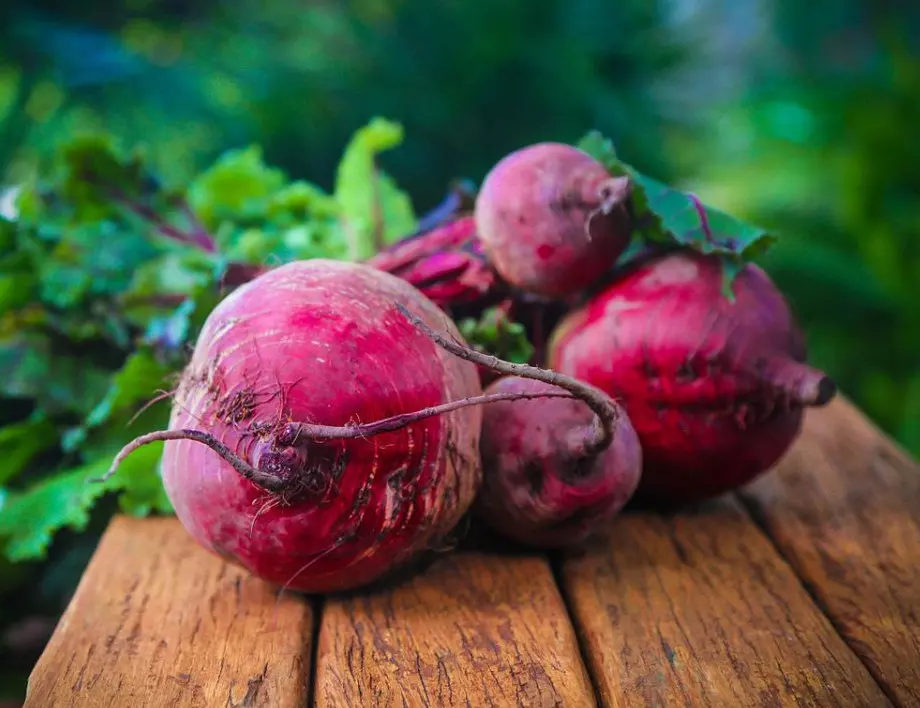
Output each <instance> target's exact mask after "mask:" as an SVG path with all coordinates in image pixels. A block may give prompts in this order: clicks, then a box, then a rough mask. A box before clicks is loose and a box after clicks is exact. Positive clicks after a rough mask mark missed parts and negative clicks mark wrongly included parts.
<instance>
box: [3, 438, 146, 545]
mask: <svg viewBox="0 0 920 708" xmlns="http://www.w3.org/2000/svg"><path fill="white" fill-rule="evenodd" d="M160 447H161V445H157V444H154V445H150V446H147V447H142V448H140V449H138V450H137V451H136V452H135V453H134V454H133V455H131V456H130V457H128V459H126V460H125V461H124V464H123V466H122V468H121V469H120V471H119V473H118V474H117V475H115V476H113V477H111V478H110V479H109V480H107V481H105V482H91V481H90V480H92V479H94V478H98V477H100V476H101V475H103V474H104V473H105V471H106V469H107V468H108V465H109V460H108V459H105V458H99V459H96V460H94V461H93V462H91V463H89V464H86V465H83V466H81V467H77V468H75V469H71V470H68V471H66V472H62V473H60V474H57V475H55V476H54V477H51V478H49V479H46V480H44V481H42V482H39V483H38V484H36V485H34V486H33V487H31V488H30V489H28V490H26V491H24V492H21V493H10V494H9V495H8V496H7V499H6V502H5V503H4V504H3V506H2V507H0V539H2V540H3V543H4V550H5V555H6V557H7V558H9V559H10V560H12V561H25V560H37V559H40V558H44V556H45V553H46V551H47V549H48V546H49V544H50V543H51V540H52V538H53V536H54V534H55V533H56V532H57V531H59V530H61V529H65V528H68V529H72V530H74V531H82V530H84V529H85V528H86V526H87V524H88V523H89V520H90V510H91V509H92V507H93V504H94V503H95V502H96V500H97V499H99V498H100V497H101V496H102V495H103V494H105V493H107V492H111V491H115V490H117V489H120V488H123V487H124V486H125V485H126V479H132V478H135V477H136V478H138V479H142V480H143V479H144V478H145V477H149V476H150V475H154V476H155V475H156V465H157V461H158V460H159V457H160V452H161V450H160ZM145 484H146V481H145ZM130 506H131V507H133V508H140V509H141V510H143V508H142V507H144V506H145V505H142V504H138V502H137V500H135V499H133V498H132V499H131V505H130ZM153 507H154V503H153V502H152V501H148V502H146V508H150V509H152V508H153ZM129 508H130V507H129Z"/></svg>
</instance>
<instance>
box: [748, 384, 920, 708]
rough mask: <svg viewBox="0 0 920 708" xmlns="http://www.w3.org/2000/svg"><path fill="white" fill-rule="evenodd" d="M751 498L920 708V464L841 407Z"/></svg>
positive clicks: (884, 674) (814, 426) (834, 613)
mask: <svg viewBox="0 0 920 708" xmlns="http://www.w3.org/2000/svg"><path fill="white" fill-rule="evenodd" d="M744 498H745V501H746V502H747V503H748V504H749V506H750V508H751V510H752V512H753V513H754V516H755V518H756V519H757V520H758V522H759V523H761V525H762V526H763V527H764V528H765V529H766V530H767V532H768V533H769V534H770V536H772V538H773V539H774V541H775V543H776V545H777V547H778V548H779V549H780V551H781V553H782V554H783V555H785V556H786V557H787V558H788V560H789V562H790V564H791V565H792V566H793V567H794V568H795V570H796V572H797V573H798V574H799V576H800V577H801V578H802V579H803V581H804V582H805V584H806V587H808V589H809V590H810V592H811V593H812V594H813V595H814V596H815V597H816V598H817V601H818V603H819V604H820V605H821V606H822V607H823V608H824V610H825V612H826V613H827V614H828V615H829V616H830V618H831V620H832V621H833V622H834V624H835V626H836V627H837V629H838V631H839V632H840V633H841V634H842V635H843V636H844V638H845V639H846V640H847V641H848V642H849V644H850V646H851V647H852V648H853V650H854V651H855V652H856V653H857V654H858V655H859V656H860V657H861V658H862V659H863V661H864V662H865V663H866V665H867V666H868V667H869V669H870V670H871V672H872V674H873V675H874V676H875V677H876V679H877V680H878V682H879V683H880V684H881V685H882V686H883V687H884V688H885V689H886V691H887V692H888V694H889V695H890V696H891V698H892V699H893V700H894V702H896V703H898V704H900V705H903V706H920V467H918V465H917V463H916V462H915V461H913V460H911V459H910V458H909V457H908V456H907V455H906V454H904V453H903V452H902V451H901V450H900V449H898V448H897V447H896V446H895V445H894V444H893V443H892V442H891V441H890V440H889V439H888V438H886V437H885V436H884V435H883V434H882V433H881V432H880V431H879V430H878V429H877V428H876V427H875V426H874V425H872V424H871V423H870V422H869V421H868V420H867V419H866V417H865V416H864V415H863V414H862V413H861V412H860V411H859V410H857V409H856V408H855V407H853V406H852V405H851V404H850V403H849V402H848V401H847V400H846V399H843V398H841V399H838V400H836V401H835V402H834V403H832V404H831V405H830V406H828V407H827V408H825V409H818V410H812V411H809V414H808V415H807V416H806V421H805V428H804V432H803V435H802V437H801V438H800V439H799V441H798V442H797V443H796V445H795V446H794V447H793V449H792V450H791V451H790V453H789V454H788V455H787V456H786V458H785V459H784V460H782V461H781V463H780V464H779V465H778V468H777V469H776V470H775V471H774V472H772V473H770V474H768V475H766V476H765V477H763V478H762V479H760V480H758V481H757V482H756V483H755V484H753V485H751V487H750V488H749V489H748V490H746V491H745V494H744Z"/></svg>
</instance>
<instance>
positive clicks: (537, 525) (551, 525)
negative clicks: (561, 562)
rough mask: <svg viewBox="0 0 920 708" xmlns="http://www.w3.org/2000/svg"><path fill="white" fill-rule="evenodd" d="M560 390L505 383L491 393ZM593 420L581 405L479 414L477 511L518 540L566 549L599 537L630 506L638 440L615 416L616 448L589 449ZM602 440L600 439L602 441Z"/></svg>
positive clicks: (540, 404) (513, 407)
mask: <svg viewBox="0 0 920 708" xmlns="http://www.w3.org/2000/svg"><path fill="white" fill-rule="evenodd" d="M554 390H558V389H557V388H556V387H555V386H552V385H550V384H546V383H543V382H540V381H535V380H530V379H525V378H520V377H517V376H506V377H504V378H501V379H499V380H498V381H496V382H495V383H493V384H491V385H490V386H489V387H488V388H487V389H486V391H487V392H488V393H490V394H491V393H524V392H526V393H533V394H538V393H544V392H549V391H554ZM596 421H597V417H596V416H595V415H594V413H593V412H592V411H591V409H590V408H589V407H588V406H587V405H586V404H585V403H584V402H582V401H580V400H573V399H564V398H552V399H543V400H532V401H515V402H511V401H506V402H502V403H493V404H490V405H488V406H485V407H484V408H483V421H482V441H481V443H480V444H481V447H482V461H483V486H482V490H481V491H480V493H479V495H478V496H477V497H476V502H475V503H474V508H475V510H476V513H477V514H478V516H479V517H481V518H482V519H483V520H485V521H486V522H487V523H488V524H489V525H490V526H492V527H493V528H495V529H497V530H499V531H501V532H502V533H503V534H505V535H506V536H508V537H510V538H514V539H516V540H517V541H520V542H522V543H526V544H529V545H533V546H541V547H544V548H552V547H560V546H567V545H571V544H575V543H578V542H580V541H583V540H584V539H586V538H587V537H589V536H591V535H593V534H594V533H595V532H597V531H598V530H599V529H600V528H601V527H602V526H603V525H604V524H605V523H606V522H608V521H609V520H610V519H611V518H613V517H614V516H615V515H616V514H617V513H618V512H619V511H620V510H621V509H622V508H623V507H624V506H625V505H626V503H627V502H628V501H629V499H630V498H631V497H632V495H633V493H634V492H635V490H636V486H637V485H638V483H639V478H640V476H641V471H642V450H641V448H640V445H639V438H638V437H637V435H636V431H635V430H634V429H633V427H632V424H631V423H630V421H629V417H628V416H627V415H626V414H625V413H624V412H622V411H621V412H620V415H619V416H618V418H617V420H616V423H615V426H616V427H615V434H614V437H613V441H612V442H610V443H608V444H607V446H606V447H603V448H600V445H596V446H593V447H598V448H600V449H596V450H595V449H592V444H591V441H592V440H594V439H597V438H598V437H599V436H598V433H599V431H598V430H597V429H596ZM600 439H601V440H602V439H603V438H600Z"/></svg>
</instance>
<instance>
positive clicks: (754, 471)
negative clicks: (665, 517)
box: [549, 251, 836, 506]
mask: <svg viewBox="0 0 920 708" xmlns="http://www.w3.org/2000/svg"><path fill="white" fill-rule="evenodd" d="M722 287H723V282H722V268H721V261H720V260H719V259H718V258H717V257H716V256H704V255H701V254H699V253H696V252H691V251H679V252H676V253H672V254H669V255H665V256H660V257H657V258H654V259H651V260H649V261H647V262H644V263H641V264H639V265H637V266H635V267H634V268H632V269H631V270H629V271H627V272H626V273H625V274H623V275H622V276H621V277H620V278H619V279H618V280H616V281H615V282H614V283H613V284H611V285H609V286H608V287H607V288H606V289H604V290H602V291H601V292H600V293H598V294H596V295H594V296H593V297H592V299H591V300H590V301H589V302H588V303H587V304H586V305H585V306H584V307H583V308H581V309H580V310H577V311H575V312H573V313H571V314H569V315H568V316H567V317H566V318H565V319H564V320H563V321H562V322H561V323H560V324H559V325H558V326H557V328H556V330H555V331H554V333H553V336H552V340H551V343H550V353H549V365H550V366H551V367H552V368H554V369H556V370H558V371H560V372H563V373H565V374H568V375H570V376H574V377H577V378H580V379H582V380H584V381H587V382H589V383H592V384H594V385H595V386H597V387H598V388H600V389H602V390H604V391H606V392H607V393H608V394H610V395H611V396H613V397H614V399H616V400H617V401H618V402H619V403H620V404H622V405H623V406H624V407H625V409H626V411H627V413H628V415H629V418H630V420H631V421H632V424H633V426H634V427H635V429H636V432H637V433H638V434H639V439H640V441H641V443H642V449H643V458H644V463H643V464H644V469H643V474H642V479H641V482H640V484H639V489H638V491H637V492H636V495H635V496H636V499H637V500H642V501H645V502H651V503H654V504H663V505H666V506H672V505H682V504H687V503H691V502H695V501H699V500H702V499H706V498H709V497H714V496H717V495H719V494H721V493H723V492H726V491H728V490H731V489H735V488H737V487H739V486H741V485H743V484H745V483H747V482H749V481H750V480H752V479H753V478H755V477H756V476H758V475H759V474H761V473H763V472H765V471H766V470H768V469H769V468H770V467H771V466H773V465H774V463H776V462H777V460H779V458H780V457H781V456H782V455H783V454H784V453H785V452H786V451H787V449H788V448H789V446H790V445H791V444H792V442H793V441H794V439H795V438H796V437H797V435H798V433H799V431H800V428H801V421H802V412H803V408H804V407H806V406H814V405H823V404H825V403H827V402H828V401H829V400H830V399H831V398H832V397H833V395H834V393H835V390H836V389H835V386H834V384H833V382H832V381H831V380H830V379H829V378H828V377H827V376H826V375H825V374H824V373H823V372H821V371H818V370H816V369H814V368H812V367H809V366H808V365H806V364H805V363H804V362H805V358H806V350H805V344H804V341H803V338H802V335H801V333H800V331H799V330H798V328H797V327H796V324H795V322H794V320H793V315H792V313H791V312H790V309H789V307H788V304H787V302H786V301H785V299H784V298H783V296H782V294H781V293H780V292H779V291H778V290H777V289H776V287H775V286H774V285H773V283H772V282H771V281H770V279H769V278H768V276H767V275H766V273H765V272H764V271H763V270H761V269H760V268H759V267H757V266H756V265H754V264H747V265H746V266H745V267H744V269H743V270H742V271H741V272H740V274H738V276H737V278H736V279H735V281H734V283H733V287H732V290H733V292H734V295H735V300H734V302H732V301H730V300H729V299H728V298H727V297H725V296H724V295H723V294H722Z"/></svg>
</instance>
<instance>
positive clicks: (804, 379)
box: [770, 359, 837, 407]
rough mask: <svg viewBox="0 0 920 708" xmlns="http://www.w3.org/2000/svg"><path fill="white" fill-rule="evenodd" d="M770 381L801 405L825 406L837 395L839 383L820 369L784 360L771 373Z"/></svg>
mask: <svg viewBox="0 0 920 708" xmlns="http://www.w3.org/2000/svg"><path fill="white" fill-rule="evenodd" d="M770 382H771V383H772V384H773V385H774V386H776V387H777V388H779V389H781V390H783V391H784V392H785V393H786V395H787V396H788V397H789V399H790V400H791V401H793V402H794V403H796V404H798V405H800V406H809V407H811V406H815V407H817V406H825V405H827V404H828V403H830V402H831V401H832V400H833V399H834V397H835V396H836V395H837V384H836V383H835V382H834V380H833V379H832V378H831V377H830V376H828V375H827V374H825V373H824V372H823V371H821V370H820V369H816V368H814V367H812V366H809V365H808V364H803V363H801V362H798V361H793V360H789V359H787V360H784V361H782V362H781V363H779V364H778V365H777V366H776V367H775V368H774V371H773V372H772V373H771V374H770Z"/></svg>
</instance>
